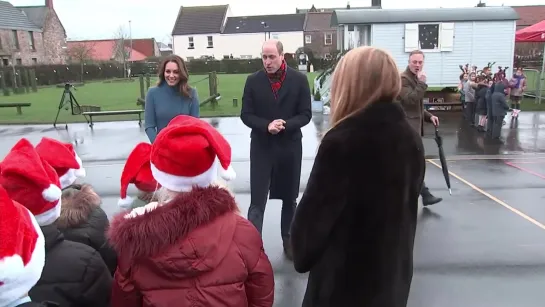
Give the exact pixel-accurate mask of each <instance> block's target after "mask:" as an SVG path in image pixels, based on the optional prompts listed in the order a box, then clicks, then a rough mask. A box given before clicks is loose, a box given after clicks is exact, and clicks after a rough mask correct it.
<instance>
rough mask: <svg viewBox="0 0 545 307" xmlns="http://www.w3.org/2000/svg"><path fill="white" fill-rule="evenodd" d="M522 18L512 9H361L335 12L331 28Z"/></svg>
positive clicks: (500, 7) (498, 7) (502, 7)
mask: <svg viewBox="0 0 545 307" xmlns="http://www.w3.org/2000/svg"><path fill="white" fill-rule="evenodd" d="M518 19H519V15H518V14H517V12H515V10H514V9H513V8H511V7H509V6H497V7H468V8H430V9H378V10H376V9H372V10H367V9H362V10H352V9H351V10H336V11H335V12H334V13H333V16H332V17H331V25H332V26H337V25H340V24H376V23H412V22H455V21H504V20H518Z"/></svg>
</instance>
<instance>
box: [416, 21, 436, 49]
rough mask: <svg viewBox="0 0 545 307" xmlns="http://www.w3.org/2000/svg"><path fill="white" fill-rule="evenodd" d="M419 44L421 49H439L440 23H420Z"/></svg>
mask: <svg viewBox="0 0 545 307" xmlns="http://www.w3.org/2000/svg"><path fill="white" fill-rule="evenodd" d="M418 46H419V47H420V49H421V50H435V49H439V24H438V23H436V24H423V25H418Z"/></svg>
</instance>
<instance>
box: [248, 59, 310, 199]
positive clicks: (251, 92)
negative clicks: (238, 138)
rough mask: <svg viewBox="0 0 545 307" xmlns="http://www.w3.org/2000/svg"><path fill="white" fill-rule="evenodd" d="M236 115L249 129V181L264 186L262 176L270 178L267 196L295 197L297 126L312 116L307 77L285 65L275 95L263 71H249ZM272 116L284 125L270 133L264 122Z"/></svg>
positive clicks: (299, 146)
mask: <svg viewBox="0 0 545 307" xmlns="http://www.w3.org/2000/svg"><path fill="white" fill-rule="evenodd" d="M240 118H241V120H242V122H243V123H244V124H245V125H246V126H248V127H249V128H251V129H252V132H251V134H250V137H251V139H252V141H251V145H250V160H251V167H250V168H251V171H250V177H251V178H252V181H254V180H255V181H254V182H252V184H255V185H256V186H264V185H263V184H261V183H262V181H263V180H271V183H270V196H269V197H270V198H271V199H282V200H290V201H291V200H295V199H296V198H297V196H298V195H299V186H300V177H301V158H302V141H301V139H302V137H303V134H302V132H301V128H302V127H304V126H305V125H307V124H308V123H309V122H310V119H311V118H312V110H311V99H310V88H309V85H308V80H307V77H306V76H305V75H303V74H302V73H300V72H298V71H296V70H294V69H292V68H290V67H288V68H287V69H286V78H285V79H284V82H283V84H282V87H281V88H280V90H279V91H278V99H276V98H275V96H274V94H273V92H272V89H271V83H270V81H269V78H268V77H267V74H266V73H265V72H264V71H262V70H260V71H258V72H255V73H253V74H251V75H250V76H248V78H247V80H246V85H245V86H244V94H243V96H242V110H241V113H240ZM275 119H283V120H285V121H286V123H285V124H284V127H285V128H286V129H285V130H283V131H282V132H280V133H278V134H276V135H273V134H271V133H269V131H268V126H269V124H270V123H271V122H272V121H273V120H275ZM271 164H273V165H274V166H273V172H272V174H271V172H270V169H271Z"/></svg>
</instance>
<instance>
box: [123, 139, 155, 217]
mask: <svg viewBox="0 0 545 307" xmlns="http://www.w3.org/2000/svg"><path fill="white" fill-rule="evenodd" d="M150 155H151V144H149V143H140V144H138V145H136V147H134V149H133V150H132V152H131V153H130V154H129V157H128V158H127V162H125V167H124V168H123V172H122V173H121V191H120V196H121V198H120V199H119V201H118V202H117V204H118V205H119V206H120V207H122V208H127V207H129V206H130V205H132V203H133V199H132V197H130V196H127V188H128V187H129V184H131V183H132V184H134V185H135V186H136V188H137V189H139V190H140V191H144V192H155V190H157V188H158V187H159V184H158V183H157V181H156V180H155V179H154V178H153V174H152V173H151V164H150Z"/></svg>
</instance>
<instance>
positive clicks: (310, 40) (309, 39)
mask: <svg viewBox="0 0 545 307" xmlns="http://www.w3.org/2000/svg"><path fill="white" fill-rule="evenodd" d="M305 44H312V35H310V34H307V35H305Z"/></svg>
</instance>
